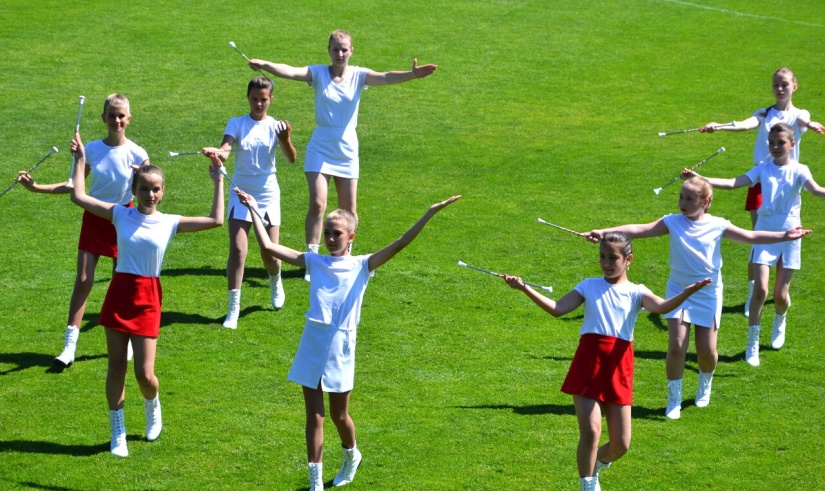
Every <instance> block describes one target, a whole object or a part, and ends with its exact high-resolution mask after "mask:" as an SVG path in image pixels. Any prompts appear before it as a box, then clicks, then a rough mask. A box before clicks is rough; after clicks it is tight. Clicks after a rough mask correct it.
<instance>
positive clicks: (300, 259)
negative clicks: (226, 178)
mask: <svg viewBox="0 0 825 491" xmlns="http://www.w3.org/2000/svg"><path fill="white" fill-rule="evenodd" d="M233 191H234V192H236V193H238V198H239V199H240V201H241V204H243V205H244V206H246V207H247V208H249V211H250V215H251V216H252V226H253V227H255V238H256V239H258V247H260V248H261V250H262V251H265V252H266V253H268V254H269V255H271V256H272V257H274V258H276V259H280V260H281V261H285V262H287V263H289V264H292V265H293V266H298V267H299V268H306V261H305V260H304V253H302V252H298V251H296V250H294V249H290V248H289V247H286V246H282V245H280V244H276V243H274V242H272V240H271V239H270V238H269V234H268V233H267V231H266V227H264V224H263V222H262V221H261V219H260V218H259V217H258V214H257V213H255V210H254V207H255V206H257V204H256V203H255V199H254V198H253V197H252V196H251V195H249V194H247V193H245V192H243V191H241V190H240V189H238V188H235V189H233Z"/></svg>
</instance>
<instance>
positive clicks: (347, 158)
mask: <svg viewBox="0 0 825 491" xmlns="http://www.w3.org/2000/svg"><path fill="white" fill-rule="evenodd" d="M327 50H328V52H329V57H330V60H331V61H332V64H331V65H328V66H327V65H312V66H304V67H300V68H297V67H293V66H289V65H285V64H283V63H272V62H269V61H264V60H258V59H253V60H250V62H249V66H250V67H251V68H252V69H253V70H266V71H267V72H269V73H271V74H273V75H275V76H276V77H280V78H285V79H288V80H299V81H302V82H306V83H307V84H309V85H310V86H311V87H312V88H313V89H314V90H315V124H316V127H315V131H313V133H312V138H311V140H310V142H309V145H308V146H307V151H306V161H305V163H304V172H305V174H306V178H307V184H308V186H309V209H308V211H307V217H306V225H305V227H306V228H305V233H306V243H307V250H308V251H310V252H318V247H319V244H320V241H321V225H322V222H323V219H324V213H325V211H326V208H327V192H328V189H329V180H330V178H332V179H333V180H334V181H335V189H336V191H337V193H338V208H341V209H344V210H347V211H349V212H350V213H352V214H353V215H354V216H355V217H356V219H357V218H358V213H357V212H356V192H357V189H358V176H359V159H358V135H357V134H356V132H355V127H356V126H357V125H358V104H359V102H360V101H361V92H362V90H363V89H365V88H367V86H371V85H390V84H398V83H402V82H407V81H409V80H413V79H416V78H424V77H426V76H428V75H431V74H432V73H433V72H434V71H435V70H436V68H438V67H437V65H421V66H418V60H417V59H414V60H413V65H412V69H410V70H409V71H391V72H375V71H373V70H370V69H368V68H361V67H357V66H350V65H349V59H350V56H352V52H353V46H352V36H351V35H350V34H349V33H348V32H346V31H342V30H338V31H335V32H333V33H332V34H330V36H329V43H328V45H327Z"/></svg>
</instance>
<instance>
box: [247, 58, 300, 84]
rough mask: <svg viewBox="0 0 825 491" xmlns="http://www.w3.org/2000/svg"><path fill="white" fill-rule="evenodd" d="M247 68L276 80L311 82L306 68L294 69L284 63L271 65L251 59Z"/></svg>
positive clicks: (264, 61) (270, 63) (267, 62)
mask: <svg viewBox="0 0 825 491" xmlns="http://www.w3.org/2000/svg"><path fill="white" fill-rule="evenodd" d="M249 68H251V69H253V70H265V71H267V72H269V73H271V74H272V75H275V76H276V77H278V78H285V79H287V80H298V81H301V82H311V81H312V72H311V71H310V70H309V67H307V66H304V67H300V68H296V67H294V66H289V65H286V64H284V63H272V62H269V61H266V60H258V59H253V60H249Z"/></svg>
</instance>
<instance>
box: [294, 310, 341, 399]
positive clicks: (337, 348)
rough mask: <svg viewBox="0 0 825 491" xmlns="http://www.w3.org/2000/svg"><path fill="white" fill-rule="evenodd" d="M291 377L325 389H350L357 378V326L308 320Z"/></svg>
mask: <svg viewBox="0 0 825 491" xmlns="http://www.w3.org/2000/svg"><path fill="white" fill-rule="evenodd" d="M287 379H288V380H290V381H291V382H295V383H297V384H301V385H303V386H304V387H309V388H311V389H316V388H318V382H319V381H320V382H321V389H322V390H323V391H324V392H349V391H351V390H352V386H353V382H354V380H355V329H350V330H347V329H338V328H337V327H331V326H328V325H325V324H318V323H315V322H311V321H309V320H308V321H307V322H306V324H305V325H304V332H303V333H302V334H301V342H300V343H299V344H298V352H297V353H296V354H295V360H294V361H293V362H292V368H290V369H289V375H287Z"/></svg>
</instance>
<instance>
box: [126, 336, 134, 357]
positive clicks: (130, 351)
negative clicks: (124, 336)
mask: <svg viewBox="0 0 825 491" xmlns="http://www.w3.org/2000/svg"><path fill="white" fill-rule="evenodd" d="M134 357H135V350H133V349H132V340H131V339H130V340H129V343H128V344H127V345H126V361H132V358H134Z"/></svg>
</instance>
